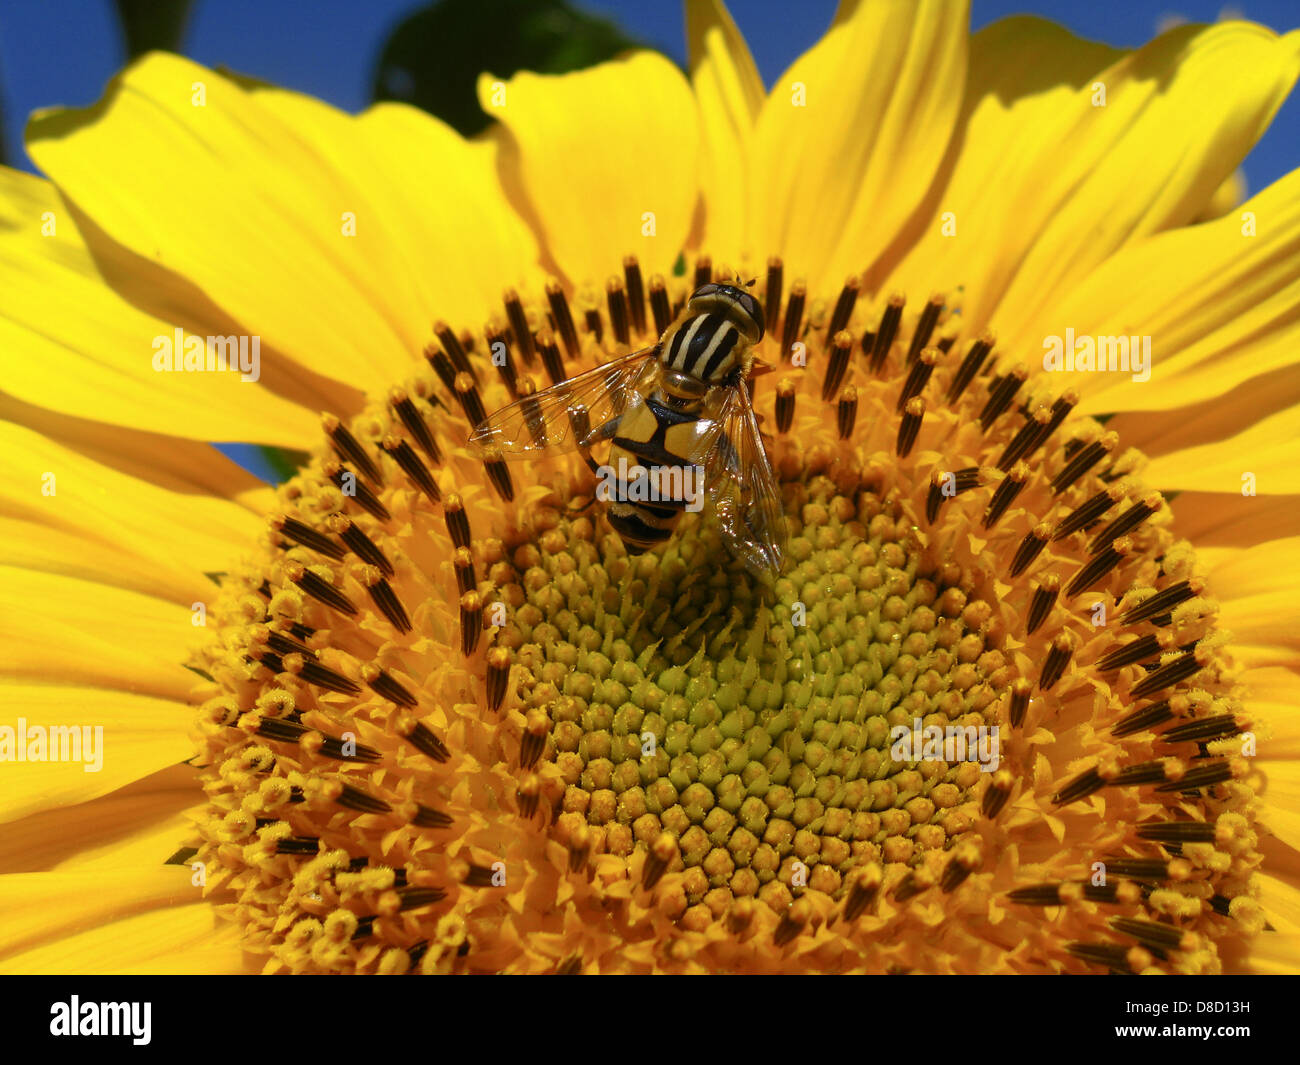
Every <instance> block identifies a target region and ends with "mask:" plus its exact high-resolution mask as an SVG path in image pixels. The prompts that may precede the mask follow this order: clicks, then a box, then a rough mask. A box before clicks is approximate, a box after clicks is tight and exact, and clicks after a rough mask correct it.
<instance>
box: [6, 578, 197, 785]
mask: <svg viewBox="0 0 1300 1065" xmlns="http://www.w3.org/2000/svg"><path fill="white" fill-rule="evenodd" d="M192 616H193V615H192V614H191V612H190V610H189V609H188V608H187V607H183V606H179V605H177V604H175V603H168V602H165V601H164V600H162V599H155V598H152V597H150V596H147V595H141V594H140V593H138V592H128V591H124V590H123V589H120V588H110V587H108V586H106V585H102V584H96V583H94V582H92V581H85V580H78V579H76V578H73V577H64V576H61V575H58V574H53V573H35V572H31V571H28V570H21V569H15V568H14V567H12V566H0V678H5V679H13V680H28V679H30V680H33V681H36V682H41V683H48V682H49V681H50V679H51V678H57V680H58V681H59V682H60V683H63V684H67V685H70V686H74V685H75V686H82V685H84V686H86V687H93V688H108V689H111V690H120V691H130V692H135V693H138V694H140V695H152V696H155V697H157V698H159V699H174V700H177V701H182V700H184V699H185V697H186V694H187V693H188V691H189V690H190V688H191V687H192V686H193V684H194V681H195V677H194V674H192V673H190V672H188V671H187V670H186V669H184V668H183V667H182V666H181V665H180V663H181V662H183V661H184V660H185V659H186V658H187V657H188V655H189V649H190V647H191V645H192V644H193V643H194V642H195V633H198V632H200V630H198V629H196V628H195V627H194V626H193V625H191V623H190V619H191V617H192ZM154 768H157V767H156V766H155V767H154Z"/></svg>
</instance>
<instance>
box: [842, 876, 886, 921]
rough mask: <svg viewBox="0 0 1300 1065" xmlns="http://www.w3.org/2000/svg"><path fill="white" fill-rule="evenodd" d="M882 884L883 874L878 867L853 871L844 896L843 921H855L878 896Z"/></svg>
mask: <svg viewBox="0 0 1300 1065" xmlns="http://www.w3.org/2000/svg"><path fill="white" fill-rule="evenodd" d="M883 883H884V872H883V870H882V869H881V868H880V866H878V865H875V864H871V865H866V866H863V867H862V868H860V869H857V870H855V871H854V872H853V874H852V875H851V877H850V880H849V885H848V891H847V892H846V893H845V896H844V919H845V920H847V921H849V922H853V921H856V920H857V919H858V918H859V917H860V916H861V915H862V913H863V912H864V911H865V910H866V908H867V907H868V906H870V905H871V903H872V902H873V901H874V900H875V898H876V896H877V895H879V893H880V887H881V885H882V884H883Z"/></svg>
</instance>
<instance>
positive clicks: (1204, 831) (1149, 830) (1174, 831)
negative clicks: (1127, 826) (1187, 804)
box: [1137, 821, 1215, 843]
mask: <svg viewBox="0 0 1300 1065" xmlns="http://www.w3.org/2000/svg"><path fill="white" fill-rule="evenodd" d="M1137 837H1138V839H1146V840H1150V841H1151V842H1152V843H1213V842H1214V837H1215V827H1214V825H1213V824H1211V823H1210V822H1208V821H1152V822H1149V823H1148V824H1145V825H1138V826H1137Z"/></svg>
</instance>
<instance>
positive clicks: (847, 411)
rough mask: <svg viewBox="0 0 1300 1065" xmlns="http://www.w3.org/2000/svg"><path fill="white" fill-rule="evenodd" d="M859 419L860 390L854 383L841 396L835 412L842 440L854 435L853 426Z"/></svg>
mask: <svg viewBox="0 0 1300 1065" xmlns="http://www.w3.org/2000/svg"><path fill="white" fill-rule="evenodd" d="M857 419H858V390H857V389H856V388H854V387H853V386H852V385H849V387H848V388H846V389H845V390H844V393H843V395H841V396H840V400H839V404H838V405H837V408H836V412H835V420H836V425H837V428H838V430H839V436H840V439H841V440H848V439H849V437H851V436H852V435H853V426H854V423H855V422H856V421H857Z"/></svg>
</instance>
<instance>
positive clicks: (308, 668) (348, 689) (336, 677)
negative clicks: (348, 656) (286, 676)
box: [298, 658, 361, 695]
mask: <svg viewBox="0 0 1300 1065" xmlns="http://www.w3.org/2000/svg"><path fill="white" fill-rule="evenodd" d="M298 676H299V678H301V679H302V680H304V681H306V682H307V683H308V684H313V685H315V686H316V687H317V688H324V689H325V690H326V691H331V692H338V693H339V694H340V695H359V694H361V688H360V686H359V685H357V684H354V683H353V682H352V681H350V680H348V678H347V677H345V676H343V674H342V673H337V672H335V671H334V670H332V669H330V668H329V667H328V666H323V665H321V664H320V663H319V662H316V661H314V660H313V659H310V658H306V659H304V660H303V663H302V669H300V670H299V671H298Z"/></svg>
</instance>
